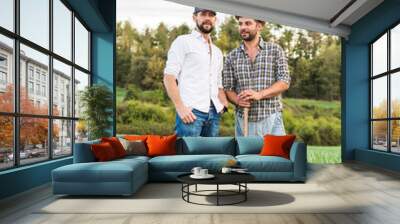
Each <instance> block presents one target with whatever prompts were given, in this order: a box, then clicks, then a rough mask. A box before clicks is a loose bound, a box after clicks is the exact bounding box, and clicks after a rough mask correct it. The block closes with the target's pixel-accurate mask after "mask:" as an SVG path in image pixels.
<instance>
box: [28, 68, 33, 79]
mask: <svg viewBox="0 0 400 224" xmlns="http://www.w3.org/2000/svg"><path fill="white" fill-rule="evenodd" d="M28 74H29V79H30V80H33V67H32V66H29V71H28Z"/></svg>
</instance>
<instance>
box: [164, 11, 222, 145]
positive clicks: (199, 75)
mask: <svg viewBox="0 0 400 224" xmlns="http://www.w3.org/2000/svg"><path fill="white" fill-rule="evenodd" d="M193 21H194V22H195V23H196V29H195V30H193V32H192V33H191V34H186V35H181V36H178V37H177V38H176V39H175V40H174V42H173V43H172V44H171V47H170V49H169V51H168V60H167V63H166V67H165V70H164V86H165V89H166V90H167V93H168V96H169V97H170V99H171V100H172V102H173V104H174V105H175V109H176V112H177V114H176V127H175V128H176V133H177V135H178V136H204V137H211V136H218V134H219V123H220V118H221V114H222V113H223V111H225V108H226V107H227V105H228V101H227V99H226V96H225V93H224V91H223V87H222V75H221V73H222V69H223V56H222V52H221V50H220V49H219V48H218V47H216V46H215V45H214V44H213V43H212V41H211V36H210V33H211V32H212V31H213V29H214V26H215V22H216V12H214V11H212V10H207V9H201V8H197V7H196V8H195V10H194V13H193Z"/></svg>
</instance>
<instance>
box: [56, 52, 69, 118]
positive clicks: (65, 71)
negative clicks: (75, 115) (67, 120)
mask: <svg viewBox="0 0 400 224" xmlns="http://www.w3.org/2000/svg"><path fill="white" fill-rule="evenodd" d="M53 71H54V73H53V115H56V116H62V117H72V85H71V84H72V75H71V72H72V70H71V66H69V65H66V64H64V63H62V62H60V61H58V60H55V59H54V60H53Z"/></svg>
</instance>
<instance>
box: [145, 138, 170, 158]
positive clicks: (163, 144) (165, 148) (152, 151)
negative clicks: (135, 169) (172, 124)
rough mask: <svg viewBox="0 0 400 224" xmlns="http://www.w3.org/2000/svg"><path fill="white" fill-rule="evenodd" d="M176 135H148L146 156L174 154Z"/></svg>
mask: <svg viewBox="0 0 400 224" xmlns="http://www.w3.org/2000/svg"><path fill="white" fill-rule="evenodd" d="M176 139H177V135H176V134H174V135H169V136H159V135H150V136H148V137H147V140H146V144H147V148H148V151H147V155H148V156H152V157H153V156H165V155H175V154H176Z"/></svg>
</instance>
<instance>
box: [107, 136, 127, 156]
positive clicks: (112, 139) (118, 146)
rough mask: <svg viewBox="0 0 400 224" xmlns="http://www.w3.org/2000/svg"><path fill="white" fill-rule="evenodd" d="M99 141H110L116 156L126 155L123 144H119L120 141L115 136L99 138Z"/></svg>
mask: <svg viewBox="0 0 400 224" xmlns="http://www.w3.org/2000/svg"><path fill="white" fill-rule="evenodd" d="M101 142H108V143H110V144H111V146H112V148H113V149H114V152H115V155H116V156H117V158H122V157H124V156H126V151H125V149H124V146H123V145H122V144H121V142H120V141H119V139H118V138H117V137H103V138H101Z"/></svg>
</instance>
